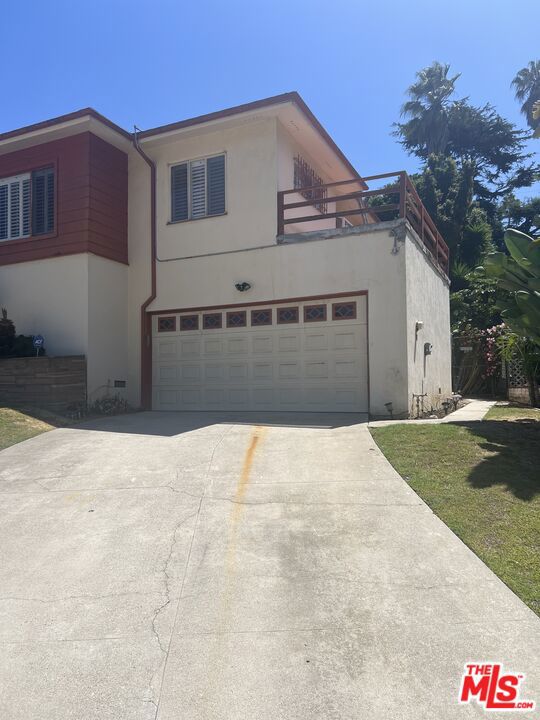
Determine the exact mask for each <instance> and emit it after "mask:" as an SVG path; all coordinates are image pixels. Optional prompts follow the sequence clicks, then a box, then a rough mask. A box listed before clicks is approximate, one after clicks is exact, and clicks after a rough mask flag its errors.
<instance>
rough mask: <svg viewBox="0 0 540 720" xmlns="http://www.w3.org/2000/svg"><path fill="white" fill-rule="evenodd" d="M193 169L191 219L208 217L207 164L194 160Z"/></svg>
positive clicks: (191, 166) (191, 165) (191, 164)
mask: <svg viewBox="0 0 540 720" xmlns="http://www.w3.org/2000/svg"><path fill="white" fill-rule="evenodd" d="M190 168H191V217H192V218H200V217H204V216H205V215H206V162H205V161H204V160H194V161H192V162H191V163H190Z"/></svg>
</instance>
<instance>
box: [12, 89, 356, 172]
mask: <svg viewBox="0 0 540 720" xmlns="http://www.w3.org/2000/svg"><path fill="white" fill-rule="evenodd" d="M283 103H293V104H295V105H296V106H297V108H298V109H299V110H300V111H301V112H302V114H303V115H304V116H305V117H306V119H307V120H308V122H309V123H310V124H311V125H312V126H313V128H314V129H315V130H316V131H317V132H318V133H319V135H320V136H321V138H322V139H323V140H324V142H325V143H326V144H327V145H328V146H329V147H330V148H331V149H332V150H333V152H334V153H335V154H336V155H337V156H338V157H339V159H340V160H341V161H342V162H343V164H344V165H345V166H346V167H347V169H348V170H349V171H350V172H351V174H352V175H353V176H355V177H358V178H360V175H359V173H358V171H357V170H356V169H355V168H354V166H353V165H352V164H351V162H350V161H349V160H348V159H347V157H346V156H345V154H344V153H343V151H342V150H341V149H340V148H339V147H338V146H337V145H336V143H335V142H334V140H332V138H331V137H330V135H329V134H328V132H327V131H326V130H325V129H324V127H323V126H322V125H321V123H320V122H319V121H318V120H317V118H316V117H315V115H314V114H313V113H312V112H311V110H310V109H309V107H308V106H307V105H306V103H305V102H304V101H303V100H302V98H301V96H300V95H299V93H297V92H288V93H282V94H281V95H274V96H272V97H268V98H264V99H262V100H255V101H254V102H250V103H245V104H243V105H236V106H234V107H231V108H226V109H225V110H218V111H216V112H212V113H208V114H206V115H198V116H197V117H193V118H188V119H187V120H180V121H179V122H175V123H169V124H168V125H160V126H159V127H155V128H150V129H149V130H141V131H140V132H138V133H137V137H138V138H139V139H143V138H148V137H153V136H157V135H161V134H164V133H168V132H172V131H174V130H182V129H183V128H187V127H193V126H195V125H202V124H203V123H206V122H211V121H212V120H220V119H221V118H226V117H231V116H233V115H240V114H241V113H247V112H251V111H253V110H259V109H261V108H267V107H271V106H272V105H279V104H283ZM83 117H92V118H94V119H96V120H98V121H99V122H101V123H103V124H104V125H106V126H107V127H109V128H111V129H112V130H115V131H116V132H117V133H119V134H120V135H122V136H123V137H125V138H127V139H129V140H132V139H133V138H134V134H133V133H130V132H128V131H127V130H124V129H123V128H121V127H120V126H119V125H116V124H115V123H113V122H112V120H109V119H108V118H106V117H105V116H104V115H101V113H98V112H97V111H96V110H94V109H93V108H91V107H88V108H83V109H81V110H76V111H75V112H72V113H68V114H67V115H59V116H58V117H55V118H51V119H50V120H44V121H42V122H39V123H34V124H33V125H26V126H25V127H21V128H17V129H16V130H9V131H8V132H4V133H0V141H2V140H9V139H11V138H15V137H18V136H21V135H26V134H27V133H31V132H34V131H37V130H43V129H46V128H49V127H53V126H55V125H61V124H63V123H66V122H70V121H73V120H78V119H80V118H83Z"/></svg>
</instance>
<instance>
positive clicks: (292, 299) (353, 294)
mask: <svg viewBox="0 0 540 720" xmlns="http://www.w3.org/2000/svg"><path fill="white" fill-rule="evenodd" d="M367 294H368V291H367V290H357V291H356V292H340V293H330V294H329V295H306V296H305V297H290V298H283V299H281V300H256V301H255V302H253V301H251V302H244V303H229V304H226V305H223V304H221V305H200V306H199V307H183V308H167V309H166V310H149V311H148V312H149V314H150V315H167V314H170V313H184V312H201V311H202V310H222V309H223V308H235V307H252V306H254V305H283V304H284V303H295V302H308V301H309V300H324V299H329V300H331V299H332V298H340V297H357V296H358V295H367Z"/></svg>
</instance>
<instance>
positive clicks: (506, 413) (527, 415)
mask: <svg viewBox="0 0 540 720" xmlns="http://www.w3.org/2000/svg"><path fill="white" fill-rule="evenodd" d="M486 420H515V421H518V422H519V421H520V420H536V421H538V422H540V408H525V407H518V406H517V405H494V406H493V407H492V408H491V410H489V412H488V414H487V415H486Z"/></svg>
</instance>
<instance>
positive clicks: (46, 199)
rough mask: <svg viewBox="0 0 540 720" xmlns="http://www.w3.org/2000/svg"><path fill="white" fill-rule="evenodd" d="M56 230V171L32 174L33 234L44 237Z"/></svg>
mask: <svg viewBox="0 0 540 720" xmlns="http://www.w3.org/2000/svg"><path fill="white" fill-rule="evenodd" d="M53 229H54V170H53V169H52V168H46V169H45V170H37V171H35V172H33V173H32V234H33V235H44V234H45V233H49V232H52V230H53Z"/></svg>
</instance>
